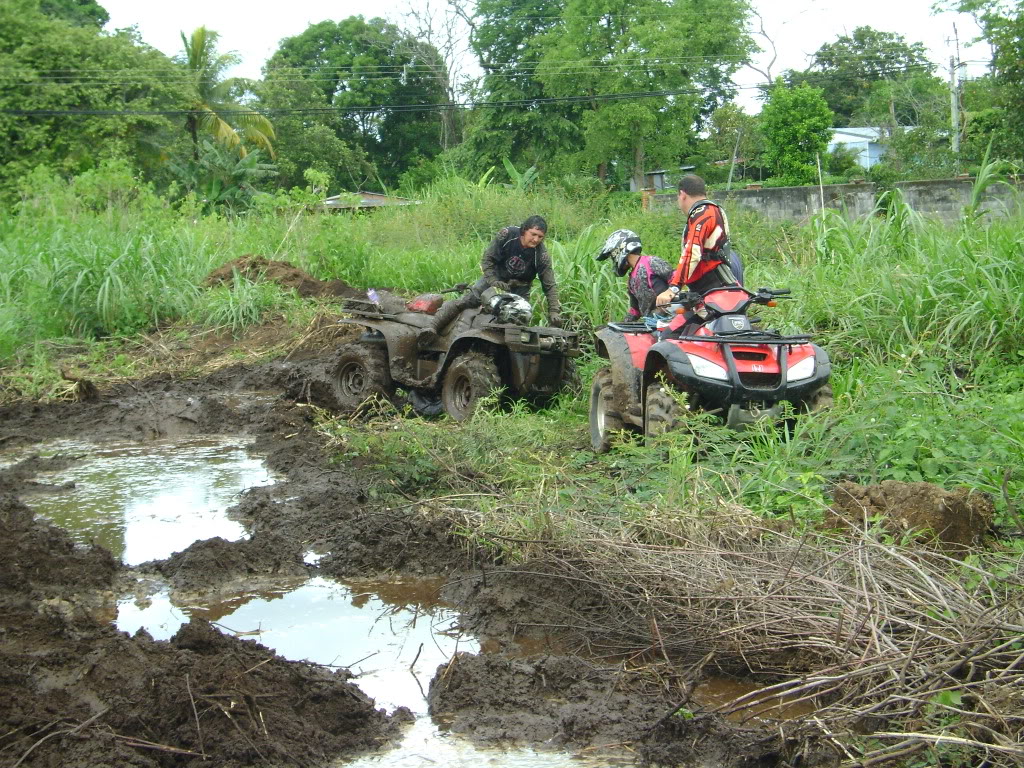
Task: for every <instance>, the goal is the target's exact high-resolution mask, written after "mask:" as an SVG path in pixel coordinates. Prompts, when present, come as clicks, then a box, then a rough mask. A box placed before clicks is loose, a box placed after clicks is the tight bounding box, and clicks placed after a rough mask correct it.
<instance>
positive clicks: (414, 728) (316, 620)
mask: <svg viewBox="0 0 1024 768" xmlns="http://www.w3.org/2000/svg"><path fill="white" fill-rule="evenodd" d="M439 587H440V584H439V583H438V582H432V581H420V582H383V583H382V582H354V583H351V584H348V585H343V584H339V583H337V582H333V581H330V580H328V579H322V578H313V579H310V580H308V581H306V582H304V583H302V584H301V585H297V586H294V587H292V588H288V587H282V588H280V589H273V590H265V591H263V592H260V593H250V594H245V595H239V596H235V597H232V598H230V599H225V600H222V601H219V602H216V603H206V604H194V605H190V606H180V607H179V606H175V605H174V604H173V603H172V601H171V598H170V597H169V596H168V595H167V594H162V595H158V596H156V597H155V598H152V599H151V600H149V601H148V602H147V604H144V605H142V606H140V605H137V604H136V603H135V602H134V601H125V602H123V603H121V604H120V606H119V612H118V619H117V626H118V628H119V629H122V630H124V631H126V632H134V631H135V630H137V629H138V628H139V627H145V628H146V629H147V631H149V633H150V634H152V635H153V636H154V637H155V638H157V639H166V638H169V637H170V636H171V635H173V634H174V633H175V632H176V631H177V629H178V627H179V626H181V624H183V623H184V622H186V621H188V619H189V617H191V616H200V617H203V618H205V619H207V620H209V621H211V622H214V624H215V625H216V626H218V627H219V628H220V629H221V631H223V632H227V633H237V634H239V635H240V636H241V637H243V638H245V639H252V640H255V641H256V642H259V643H261V644H263V645H266V646H268V647H270V648H273V649H274V650H275V651H276V652H277V653H278V654H279V655H281V656H283V657H285V658H287V659H291V660H293V661H311V662H314V663H318V664H324V665H330V666H341V667H346V668H348V669H350V670H351V671H352V673H353V674H354V675H355V676H356V677H355V680H354V682H355V683H356V684H357V685H358V686H359V687H360V689H362V690H363V691H364V692H365V693H366V694H367V695H368V696H370V697H371V698H373V699H374V700H375V702H376V705H377V706H378V707H384V708H386V709H387V710H389V711H391V710H394V709H395V708H396V707H399V706H405V707H408V708H409V709H410V710H411V711H412V712H413V714H415V715H416V721H415V722H414V723H413V724H412V725H411V726H410V727H409V729H408V730H407V731H406V733H405V736H404V738H403V741H402V743H401V744H400V745H399V746H398V747H396V748H395V749H393V750H390V751H388V752H385V753H383V754H381V755H374V756H369V757H364V758H362V759H360V760H357V761H355V762H354V763H345V764H346V765H355V766H371V765H372V766H381V765H387V766H428V765H436V764H438V763H443V764H447V765H448V766H450V767H452V768H459V767H462V766H465V767H466V768H469V767H470V766H479V765H493V766H508V767H509V768H541V766H552V767H554V768H558V767H559V766H569V765H573V766H588V765H594V766H596V765H609V764H610V763H608V762H607V761H602V762H600V763H598V762H593V761H586V760H583V761H581V760H580V759H578V758H575V757H573V756H571V755H569V754H566V753H556V752H538V751H534V750H530V749H519V750H513V751H502V750H493V749H492V750H487V749H479V748H477V747H475V746H473V745H472V744H471V743H469V742H467V741H465V740H463V739H460V738H458V737H454V736H450V735H448V734H445V733H444V732H442V731H441V730H439V729H438V727H437V726H436V725H435V724H434V723H433V722H432V721H431V719H430V718H429V717H428V716H427V701H426V692H427V687H428V686H429V684H430V680H431V678H433V676H434V673H435V671H436V670H437V668H438V667H439V666H440V665H442V664H445V663H447V662H448V660H449V659H450V658H451V657H452V656H453V655H454V654H455V653H456V652H457V651H470V652H474V653H475V652H477V651H479V644H478V642H477V641H476V639H474V638H472V637H467V636H465V635H461V634H459V633H458V632H457V631H455V630H454V629H453V625H454V621H455V619H456V615H455V614H454V613H453V612H451V611H450V610H448V609H446V608H444V607H443V606H441V605H438V604H437V602H436V598H435V595H436V594H437V591H438V589H439Z"/></svg>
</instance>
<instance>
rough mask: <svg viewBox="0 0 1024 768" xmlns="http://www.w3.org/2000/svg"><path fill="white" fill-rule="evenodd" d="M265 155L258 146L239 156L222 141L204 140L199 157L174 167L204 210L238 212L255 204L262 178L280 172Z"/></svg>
mask: <svg viewBox="0 0 1024 768" xmlns="http://www.w3.org/2000/svg"><path fill="white" fill-rule="evenodd" d="M262 159H263V158H262V155H261V153H260V150H258V149H256V150H253V151H252V152H249V153H247V154H245V155H242V156H239V154H238V153H237V152H235V151H234V150H231V149H228V148H227V147H226V146H224V145H223V144H221V143H216V144H214V143H211V142H209V141H206V140H203V141H202V142H200V145H199V158H198V159H197V160H193V161H186V162H184V163H181V164H172V166H171V167H172V169H173V170H174V173H175V174H176V175H177V177H178V179H179V180H180V181H181V183H182V184H183V185H184V188H185V190H186V191H187V192H190V193H192V194H193V195H194V196H195V197H196V199H197V201H198V202H199V204H200V206H201V208H202V210H203V212H204V213H209V212H211V211H214V210H223V211H226V212H229V213H238V212H240V211H244V210H246V209H248V208H249V207H250V206H252V204H253V199H254V197H255V195H256V194H257V192H258V189H257V187H258V185H259V184H260V182H262V181H264V180H266V179H269V178H272V177H274V176H276V175H277V172H276V169H275V167H274V166H273V165H272V164H270V163H264V162H262Z"/></svg>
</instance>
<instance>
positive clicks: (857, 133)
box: [831, 125, 882, 144]
mask: <svg viewBox="0 0 1024 768" xmlns="http://www.w3.org/2000/svg"><path fill="white" fill-rule="evenodd" d="M881 138H882V129H881V128H877V127H873V126H866V125H865V126H858V127H853V128H836V129H834V130H833V131H832V141H831V143H832V144H849V143H851V142H855V141H865V140H867V141H879V140H880V139H881Z"/></svg>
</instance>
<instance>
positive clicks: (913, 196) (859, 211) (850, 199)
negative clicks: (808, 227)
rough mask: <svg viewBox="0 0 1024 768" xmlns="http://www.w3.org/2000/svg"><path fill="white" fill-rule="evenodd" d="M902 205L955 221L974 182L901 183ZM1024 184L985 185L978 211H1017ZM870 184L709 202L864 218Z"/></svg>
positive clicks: (802, 215) (787, 214)
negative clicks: (827, 211) (829, 211)
mask: <svg viewBox="0 0 1024 768" xmlns="http://www.w3.org/2000/svg"><path fill="white" fill-rule="evenodd" d="M896 187H898V188H899V189H900V190H901V191H902V192H903V195H904V198H905V199H906V201H907V204H908V205H909V206H910V207H911V208H912V209H913V210H915V211H919V212H920V213H922V214H925V215H928V216H933V217H937V218H939V219H941V220H943V221H956V220H957V219H959V218H960V215H961V212H962V210H963V208H964V206H966V205H967V204H968V203H970V200H971V190H972V189H973V188H974V180H973V179H940V180H937V181H904V182H900V183H898V184H896ZM1021 191H1024V186H1021V185H1020V183H1019V182H1018V186H1017V187H1016V189H1014V188H1011V187H1008V186H1007V185H1005V184H999V185H995V186H992V187H989V188H988V190H986V193H985V196H984V198H983V199H982V203H981V208H982V209H984V210H986V211H989V212H991V213H993V214H996V215H1005V214H1006V213H1007V211H1013V210H1019V208H1020V206H1021V200H1020V193H1021ZM875 195H876V189H875V185H874V184H871V183H868V182H864V183H860V184H833V185H828V186H825V187H772V188H770V189H734V190H732V191H731V192H729V193H728V194H726V193H725V192H724V191H721V190H713V191H712V199H714V200H716V201H717V202H720V203H722V204H723V205H724V206H726V209H727V210H729V209H732V208H736V207H738V208H746V209H748V210H752V211H757V212H758V213H760V214H762V215H763V216H765V217H766V218H770V219H790V220H794V221H806V220H807V219H809V218H810V217H811V216H813V215H814V214H815V213H817V212H818V211H819V210H821V207H822V206H821V204H822V198H823V197H824V201H825V207H826V208H832V209H835V210H839V211H842V212H844V213H845V214H846V215H847V216H851V217H858V218H859V217H863V216H868V215H870V214H871V212H872V211H873V210H874V207H875ZM650 201H651V202H650V204H651V205H652V206H655V207H666V208H673V209H674V208H675V207H676V195H675V194H674V193H672V194H660V195H652V196H651V198H650Z"/></svg>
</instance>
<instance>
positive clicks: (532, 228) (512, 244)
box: [418, 216, 562, 346]
mask: <svg viewBox="0 0 1024 768" xmlns="http://www.w3.org/2000/svg"><path fill="white" fill-rule="evenodd" d="M547 231H548V225H547V222H546V221H544V219H543V218H541V217H540V216H531V217H530V218H528V219H527V220H526V221H524V222H523V224H522V226H520V227H505V228H504V229H502V230H501V231H500V232H498V234H496V235H495V236H494V238H493V239H492V240H491V242H490V244H489V245H488V246H487V249H486V250H485V251H484V255H483V258H482V259H481V261H480V269H481V271H482V272H483V277H481V278H480V279H479V280H477V281H476V282H475V283H474V284H473V287H472V288H470V289H469V291H467V292H466V293H464V294H463V295H462V296H460V297H459V298H457V299H452V300H451V301H446V302H445V303H444V304H442V305H441V308H440V309H439V310H438V311H437V314H435V315H434V317H433V319H432V320H431V324H430V325H429V326H428V327H426V328H424V329H423V330H421V331H420V333H419V338H418V340H419V344H420V346H429V345H430V344H433V343H435V342H436V341H437V338H438V334H439V333H440V332H441V331H443V330H444V328H445V326H447V325H448V323H450V322H451V321H452V320H454V319H455V318H456V317H457V316H458V315H459V313H460V312H462V310H464V309H468V308H470V307H478V306H480V304H481V301H482V299H481V296H482V295H483V292H484V291H486V290H487V289H488V288H494V289H495V290H497V291H500V292H502V293H515V294H517V295H519V296H522V297H523V298H524V299H529V297H530V287H531V286H532V285H533V281H534V280H535V279H537V278H540V283H541V286H542V287H543V288H544V297H545V299H546V300H547V303H548V323H549V324H550V325H551V326H553V327H555V328H560V327H561V325H562V315H561V304H560V303H559V301H558V284H557V283H556V281H555V272H554V270H553V269H552V268H551V256H550V255H549V254H548V252H547V249H545V248H544V237H545V236H546V235H547Z"/></svg>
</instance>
